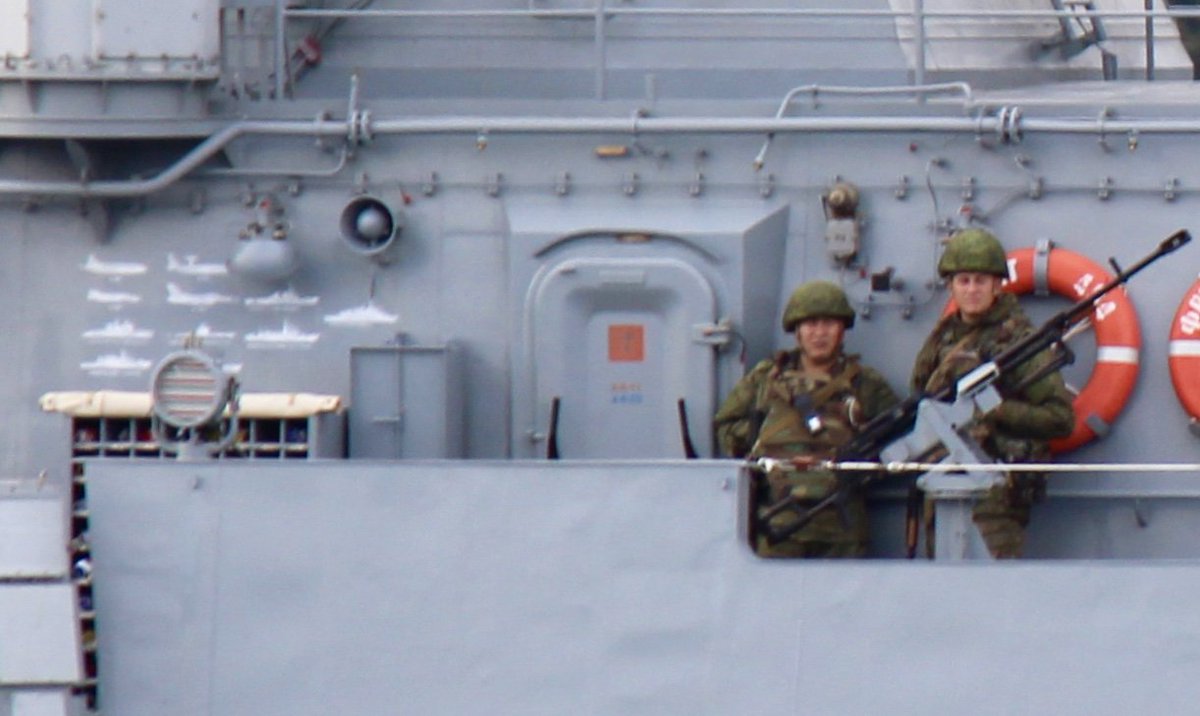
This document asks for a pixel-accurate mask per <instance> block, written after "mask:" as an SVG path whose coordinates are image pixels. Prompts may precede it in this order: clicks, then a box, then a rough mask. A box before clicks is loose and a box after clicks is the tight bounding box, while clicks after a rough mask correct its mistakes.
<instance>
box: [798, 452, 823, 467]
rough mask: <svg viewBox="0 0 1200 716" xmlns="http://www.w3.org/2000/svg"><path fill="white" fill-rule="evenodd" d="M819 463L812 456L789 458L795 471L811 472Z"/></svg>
mask: <svg viewBox="0 0 1200 716" xmlns="http://www.w3.org/2000/svg"><path fill="white" fill-rule="evenodd" d="M819 462H821V461H820V460H818V459H817V458H816V457H814V456H812V455H799V456H797V457H793V458H791V463H792V467H794V468H796V469H797V470H811V469H813V467H815V466H816V465H817V463H819Z"/></svg>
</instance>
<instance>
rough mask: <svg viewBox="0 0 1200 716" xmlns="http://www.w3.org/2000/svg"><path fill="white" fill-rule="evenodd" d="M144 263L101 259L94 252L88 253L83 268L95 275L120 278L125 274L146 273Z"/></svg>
mask: <svg viewBox="0 0 1200 716" xmlns="http://www.w3.org/2000/svg"><path fill="white" fill-rule="evenodd" d="M146 268H147V267H146V264H143V263H139V262H137V261H101V260H100V259H98V258H96V254H88V257H87V261H84V262H83V270H84V271H87V272H88V273H90V274H95V275H97V276H105V277H108V278H112V279H120V278H123V277H125V276H140V275H142V274H144V273H146Z"/></svg>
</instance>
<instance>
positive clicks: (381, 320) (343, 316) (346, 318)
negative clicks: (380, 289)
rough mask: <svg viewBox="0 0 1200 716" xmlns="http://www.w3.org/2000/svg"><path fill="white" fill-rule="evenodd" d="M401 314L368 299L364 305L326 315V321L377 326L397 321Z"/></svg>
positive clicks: (331, 323) (334, 324)
mask: <svg viewBox="0 0 1200 716" xmlns="http://www.w3.org/2000/svg"><path fill="white" fill-rule="evenodd" d="M399 320H400V316H397V315H396V314H394V313H388V312H387V311H385V310H383V309H382V308H380V307H379V306H376V305H375V302H374V301H367V303H365V304H364V305H362V306H355V307H354V308H347V309H346V310H344V311H339V312H337V313H334V314H331V315H328V316H325V322H326V323H328V324H330V325H332V326H376V325H384V324H389V323H395V322H396V321H399Z"/></svg>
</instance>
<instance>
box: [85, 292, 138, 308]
mask: <svg viewBox="0 0 1200 716" xmlns="http://www.w3.org/2000/svg"><path fill="white" fill-rule="evenodd" d="M87 300H89V301H91V302H92V303H102V304H104V305H106V306H109V307H111V308H120V307H121V306H125V305H129V304H133V303H141V301H142V297H141V296H139V295H137V294H136V293H129V292H128V291H103V290H101V289H98V288H89V289H88V292H87Z"/></svg>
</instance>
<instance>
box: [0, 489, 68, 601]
mask: <svg viewBox="0 0 1200 716" xmlns="http://www.w3.org/2000/svg"><path fill="white" fill-rule="evenodd" d="M66 514H67V508H66V505H65V504H64V501H63V498H62V496H61V495H57V494H49V495H24V496H21V495H17V496H13V495H8V496H5V498H4V499H0V581H3V580H6V579H47V578H65V577H66V576H67V568H68V567H67V539H68V538H67V530H66V527H65V521H66Z"/></svg>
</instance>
